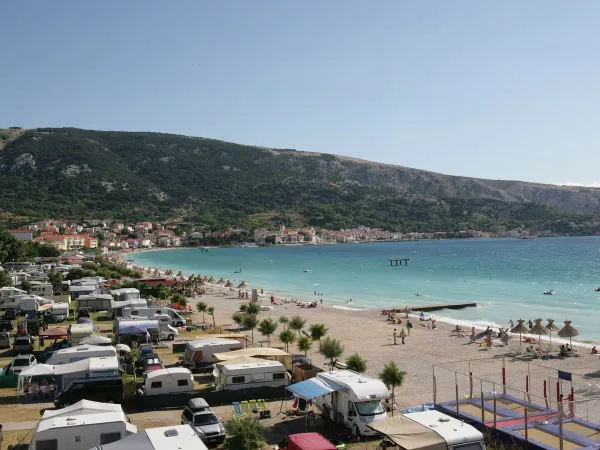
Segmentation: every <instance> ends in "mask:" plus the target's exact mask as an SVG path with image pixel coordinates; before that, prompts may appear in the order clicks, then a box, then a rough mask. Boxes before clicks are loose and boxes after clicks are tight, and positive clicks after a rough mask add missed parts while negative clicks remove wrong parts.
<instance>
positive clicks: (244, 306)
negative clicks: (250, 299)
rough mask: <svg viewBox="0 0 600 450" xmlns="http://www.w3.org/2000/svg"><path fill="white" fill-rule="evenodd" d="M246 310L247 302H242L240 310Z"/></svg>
mask: <svg viewBox="0 0 600 450" xmlns="http://www.w3.org/2000/svg"><path fill="white" fill-rule="evenodd" d="M247 310H248V304H246V303H242V304H241V305H240V312H246V311H247Z"/></svg>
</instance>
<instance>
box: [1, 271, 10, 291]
mask: <svg viewBox="0 0 600 450" xmlns="http://www.w3.org/2000/svg"><path fill="white" fill-rule="evenodd" d="M4 286H12V280H11V279H10V276H9V275H8V272H7V271H5V270H0V287H4Z"/></svg>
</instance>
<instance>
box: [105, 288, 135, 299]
mask: <svg viewBox="0 0 600 450" xmlns="http://www.w3.org/2000/svg"><path fill="white" fill-rule="evenodd" d="M110 295H112V297H113V300H114V301H115V302H124V301H127V300H138V299H140V298H141V297H140V291H139V290H137V289H135V288H123V289H111V291H110Z"/></svg>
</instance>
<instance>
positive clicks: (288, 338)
mask: <svg viewBox="0 0 600 450" xmlns="http://www.w3.org/2000/svg"><path fill="white" fill-rule="evenodd" d="M279 340H280V341H281V342H283V343H284V344H285V351H286V352H287V351H288V350H289V347H290V344H292V343H293V342H294V341H295V340H296V334H295V333H294V332H293V331H292V330H285V331H282V332H281V333H279Z"/></svg>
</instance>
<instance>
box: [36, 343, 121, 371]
mask: <svg viewBox="0 0 600 450" xmlns="http://www.w3.org/2000/svg"><path fill="white" fill-rule="evenodd" d="M102 356H117V350H116V349H115V348H114V347H108V346H104V345H102V346H101V345H78V346H77V347H70V348H65V349H62V350H56V351H55V352H54V353H53V354H52V356H50V358H48V360H47V361H46V364H49V365H54V366H57V365H60V364H69V363H73V362H77V361H81V360H82V359H87V358H100V357H102Z"/></svg>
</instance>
